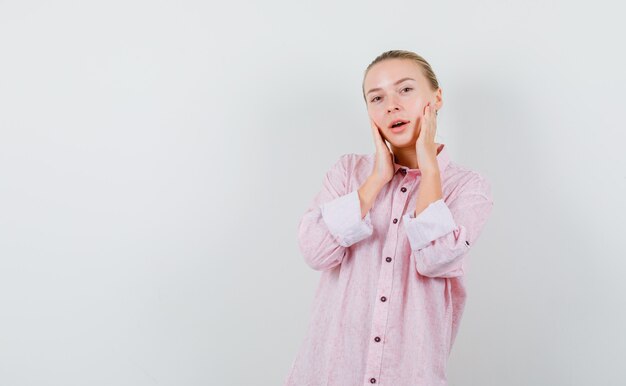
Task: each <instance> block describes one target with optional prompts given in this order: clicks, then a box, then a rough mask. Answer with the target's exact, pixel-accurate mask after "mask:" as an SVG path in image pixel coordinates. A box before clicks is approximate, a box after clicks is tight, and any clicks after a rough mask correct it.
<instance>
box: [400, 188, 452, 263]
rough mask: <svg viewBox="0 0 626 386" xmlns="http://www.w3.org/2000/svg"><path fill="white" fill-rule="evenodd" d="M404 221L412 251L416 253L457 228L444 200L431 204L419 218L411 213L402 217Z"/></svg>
mask: <svg viewBox="0 0 626 386" xmlns="http://www.w3.org/2000/svg"><path fill="white" fill-rule="evenodd" d="M402 220H403V223H404V229H405V232H406V235H407V237H408V239H409V244H411V249H412V250H415V251H416V250H420V249H422V248H424V247H426V246H428V245H429V244H430V243H431V242H432V241H433V240H436V239H438V238H440V237H441V236H444V235H446V234H448V233H450V232H452V231H453V230H455V229H456V228H457V225H456V222H455V221H454V218H453V217H452V212H450V209H449V208H448V205H446V203H445V202H444V201H443V199H439V200H437V201H434V202H431V203H430V204H429V205H428V206H427V207H426V208H425V209H424V210H423V211H422V212H421V213H420V214H419V215H418V216H417V217H415V216H414V214H413V212H411V213H407V214H405V215H404V216H402Z"/></svg>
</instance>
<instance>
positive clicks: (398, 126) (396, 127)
mask: <svg viewBox="0 0 626 386" xmlns="http://www.w3.org/2000/svg"><path fill="white" fill-rule="evenodd" d="M407 123H409V121H401V120H398V121H396V122H394V123H392V124H391V126H389V129H390V130H391V131H392V132H394V133H397V132H399V131H402V130H404V127H405V126H406V125H407Z"/></svg>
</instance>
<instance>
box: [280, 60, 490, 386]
mask: <svg viewBox="0 0 626 386" xmlns="http://www.w3.org/2000/svg"><path fill="white" fill-rule="evenodd" d="M363 97H364V99H365V103H366V105H367V111H368V115H369V117H370V123H371V134H372V137H373V140H374V144H375V146H376V153H375V154H353V153H349V154H343V155H342V156H340V157H339V160H338V161H337V162H336V163H335V164H334V165H333V166H332V167H331V168H330V170H329V171H328V172H327V173H326V176H325V177H324V179H323V181H322V182H323V184H322V189H321V191H320V192H319V193H318V194H317V195H316V196H315V198H314V199H313V202H312V204H311V206H310V207H309V208H308V209H307V211H306V212H305V213H304V216H303V217H302V219H301V221H300V223H299V225H298V244H299V247H300V250H301V252H302V254H303V256H304V260H305V262H306V263H307V264H308V265H309V266H310V267H311V268H312V269H315V270H318V271H321V278H320V282H319V285H318V287H317V290H316V293H315V300H314V303H313V307H312V308H311V311H312V319H311V323H310V326H309V329H308V333H307V336H306V338H305V339H304V341H303V342H302V343H301V346H300V349H299V351H298V353H297V355H296V358H295V359H294V361H293V363H292V366H291V371H290V373H289V375H288V377H287V379H286V383H285V385H287V386H292V385H293V386H305V385H311V386H353V385H366V384H367V385H371V384H378V385H381V384H382V385H385V386H434V385H437V386H445V385H447V376H446V364H447V360H448V356H449V354H450V351H451V349H452V345H453V343H454V340H455V337H456V334H457V331H458V328H459V324H460V321H461V315H462V313H463V309H464V305H465V300H466V291H465V283H464V276H465V274H466V273H467V267H468V254H469V252H470V250H471V247H472V246H473V245H475V243H476V240H477V239H478V237H479V235H480V234H481V231H482V229H483V226H484V225H485V223H486V221H487V218H488V216H489V215H490V213H491V209H492V206H493V199H492V195H491V187H490V183H489V182H488V180H486V179H485V177H483V176H482V175H481V174H479V173H477V172H475V171H472V170H469V169H467V168H464V167H462V166H460V165H458V164H456V163H455V162H453V161H451V160H450V156H449V154H448V151H447V148H446V145H445V144H442V143H437V142H434V138H435V133H436V128H437V123H436V117H437V112H438V110H440V109H441V107H442V105H443V100H442V95H441V88H440V87H439V84H438V82H437V78H436V77H435V74H434V73H433V71H432V69H431V67H430V65H429V64H428V63H427V62H426V60H424V58H422V57H421V56H419V55H417V54H415V53H413V52H409V51H399V50H394V51H388V52H385V53H383V54H381V55H380V56H379V57H377V58H376V59H375V60H374V61H373V62H372V63H371V64H370V65H369V66H368V67H367V69H366V71H365V75H364V79H363ZM386 142H388V143H389V146H388V145H387V144H386Z"/></svg>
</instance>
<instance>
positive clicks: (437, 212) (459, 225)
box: [402, 173, 493, 277]
mask: <svg viewBox="0 0 626 386" xmlns="http://www.w3.org/2000/svg"><path fill="white" fill-rule="evenodd" d="M492 207H493V196H492V193H491V185H490V183H489V181H488V180H487V179H485V178H484V177H483V176H481V175H480V174H478V173H476V175H475V176H474V178H472V180H471V181H470V182H468V183H467V184H466V185H465V186H464V187H463V190H462V192H461V193H459V195H458V196H457V197H456V198H454V199H453V200H452V201H450V202H449V203H446V202H445V201H444V200H443V199H440V200H437V201H434V202H432V203H430V204H429V205H428V206H427V207H426V208H425V209H424V210H423V211H422V212H421V213H419V214H418V215H417V216H414V214H413V213H407V214H405V215H404V216H402V220H403V223H404V229H405V232H406V234H407V238H408V239H409V244H410V245H411V257H412V259H413V260H414V263H415V268H416V269H417V271H418V272H419V273H420V274H421V275H424V276H429V277H456V276H462V275H463V274H464V273H465V267H466V265H467V256H468V253H469V251H470V248H471V246H473V245H474V244H475V243H476V240H477V239H478V237H479V235H480V234H481V233H482V229H483V227H484V225H485V223H486V222H487V219H488V218H489V216H490V214H491V210H492Z"/></svg>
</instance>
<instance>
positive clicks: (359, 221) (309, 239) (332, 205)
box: [298, 154, 374, 271]
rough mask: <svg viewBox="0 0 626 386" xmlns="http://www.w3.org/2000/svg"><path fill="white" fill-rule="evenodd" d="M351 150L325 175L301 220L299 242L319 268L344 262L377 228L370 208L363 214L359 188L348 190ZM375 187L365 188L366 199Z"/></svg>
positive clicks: (307, 255) (311, 263) (309, 260)
mask: <svg viewBox="0 0 626 386" xmlns="http://www.w3.org/2000/svg"><path fill="white" fill-rule="evenodd" d="M353 158H354V156H353V155H351V154H344V155H342V156H341V157H340V158H339V160H338V161H337V162H336V163H335V164H334V165H333V166H332V167H331V168H330V170H329V171H328V172H326V175H325V176H324V179H323V183H322V189H321V190H320V191H319V192H318V193H317V195H316V196H315V197H314V199H313V202H312V203H311V205H310V206H309V208H308V209H307V210H306V212H305V213H304V215H303V216H302V218H301V220H300V223H299V224H298V245H299V248H300V251H301V252H302V255H303V256H304V260H305V262H306V263H307V264H308V265H309V266H310V267H311V268H313V269H315V270H317V271H324V270H329V269H331V268H333V267H335V266H337V265H339V264H341V262H342V260H343V258H344V256H345V254H346V249H347V247H349V246H351V245H353V244H355V243H357V242H359V241H361V240H363V239H365V238H366V237H368V236H370V235H371V234H372V233H373V232H374V228H373V226H372V223H371V219H370V215H369V211H368V212H366V215H365V217H363V216H362V213H363V212H362V207H361V205H362V204H361V199H360V197H359V191H358V190H356V189H354V190H350V191H349V190H348V186H349V184H348V181H349V170H350V168H351V167H352V166H351V165H352V164H353V162H354V159H353ZM371 189H373V187H372V186H369V187H367V188H366V189H365V194H364V196H365V197H366V198H365V200H370V199H372V198H371V197H370V198H368V197H369V196H368V195H369V194H371V192H372V190H371Z"/></svg>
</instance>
